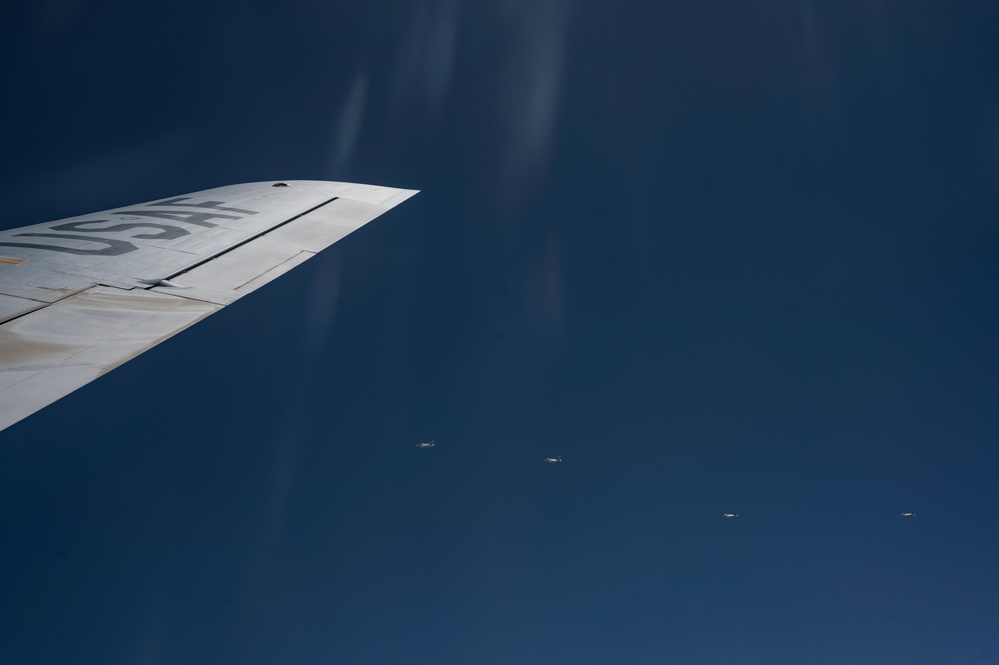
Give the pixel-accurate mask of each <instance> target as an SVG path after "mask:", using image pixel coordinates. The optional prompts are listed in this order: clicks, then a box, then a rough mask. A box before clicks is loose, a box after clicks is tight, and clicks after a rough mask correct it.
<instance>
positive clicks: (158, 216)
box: [0, 181, 416, 429]
mask: <svg viewBox="0 0 999 665" xmlns="http://www.w3.org/2000/svg"><path fill="white" fill-rule="evenodd" d="M415 193H416V192H415V191H414V190H406V189H395V188H392V187H375V186H371V185H358V184H353V183H344V182H320V181H287V182H260V183H250V184H243V185H232V186H229V187H219V188H217V189H209V190H206V191H203V192H196V193H193V194H185V195H183V196H177V197H171V198H167V199H160V200H157V201H150V202H147V203H140V204H137V205H130V206H124V207H121V208H114V209H112V210H108V211H105V212H99V213H95V214H93V215H84V216H82V217H72V218H69V219H62V220H59V221H56V222H49V223H46V224H37V225H34V226H26V227H22V228H18V229H11V230H9V231H0V429H3V428H5V427H8V426H10V425H12V424H14V423H16V422H17V421H19V420H21V419H22V418H25V417H26V416H29V415H31V414H32V413H34V412H35V411H37V410H38V409H40V408H42V407H43V406H45V405H47V404H51V403H52V402H54V401H55V400H57V399H59V398H60V397H62V396H64V395H67V394H69V393H70V392H72V391H74V390H76V389H77V388H79V387H81V386H83V385H85V384H86V383H89V382H90V381H93V380H94V379H96V378H97V377H99V376H101V375H102V374H104V373H106V372H108V371H109V370H112V369H114V368H115V367H117V366H118V365H121V364H122V363H124V362H125V361H127V360H129V359H131V358H134V357H135V356H137V355H138V354H140V353H142V352H143V351H145V350H147V349H149V348H151V347H153V346H155V345H156V344H158V343H160V342H162V341H163V340H165V339H167V338H168V337H171V336H172V335H175V334H176V333H178V332H180V331H181V330H183V329H184V328H186V327H188V326H190V325H192V324H194V323H196V322H198V321H200V320H201V319H203V318H205V317H206V316H208V315H209V314H211V313H213V312H216V311H218V310H220V309H222V308H223V307H225V306H226V305H228V304H230V303H232V302H234V301H235V300H237V299H238V298H241V297H242V296H244V295H246V294H247V293H249V292H251V291H253V290H255V289H257V288H259V287H261V286H263V285H264V284H266V283H267V282H269V281H271V280H272V279H274V278H276V277H279V276H281V275H283V274H284V273H285V272H287V271H289V270H291V269H292V268H294V267H295V266H297V265H299V264H300V263H302V262H303V261H305V260H307V259H309V258H311V257H312V256H315V254H316V253H317V252H318V251H320V250H322V249H324V248H326V247H328V246H329V245H332V244H333V243H335V242H336V241H337V240H340V239H341V238H343V237H344V236H346V235H347V234H348V233H350V232H351V231H353V230H355V229H357V228H359V227H361V226H363V225H364V224H366V223H367V222H369V221H371V220H372V219H374V218H375V217H377V216H379V215H381V214H382V213H383V212H385V211H387V210H389V209H391V208H392V207H394V206H396V205H398V204H399V203H401V202H403V201H405V200H406V199H407V198H409V197H410V196H412V195H413V194H415Z"/></svg>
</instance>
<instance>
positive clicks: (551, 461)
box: [545, 455, 562, 464]
mask: <svg viewBox="0 0 999 665" xmlns="http://www.w3.org/2000/svg"><path fill="white" fill-rule="evenodd" d="M545 461H546V462H548V463H549V464H555V463H556V462H561V461H562V456H561V455H559V456H558V457H546V458H545Z"/></svg>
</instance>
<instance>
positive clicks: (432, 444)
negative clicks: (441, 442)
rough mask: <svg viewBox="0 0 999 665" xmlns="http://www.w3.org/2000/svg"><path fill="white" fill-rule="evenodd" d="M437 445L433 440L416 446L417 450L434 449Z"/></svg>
mask: <svg viewBox="0 0 999 665" xmlns="http://www.w3.org/2000/svg"><path fill="white" fill-rule="evenodd" d="M436 445H437V442H436V441H434V440H433V439H430V440H429V441H424V442H422V443H418V444H416V447H417V448H433V447H434V446H436Z"/></svg>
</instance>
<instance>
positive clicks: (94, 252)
mask: <svg viewBox="0 0 999 665" xmlns="http://www.w3.org/2000/svg"><path fill="white" fill-rule="evenodd" d="M14 237H15V238H66V239H69V240H86V241H87V242H100V243H104V244H105V245H107V247H105V248H104V249H78V248H76V247H59V246H58V245H36V244H35V243H30V242H0V246H4V247H28V248H31V249H48V250H51V251H53V252H63V253H65V254H83V255H90V256H118V255H119V254H127V253H128V252H134V251H135V250H137V249H138V247H136V246H135V245H133V244H132V243H130V242H125V241H124V240H112V239H111V238H95V237H93V236H71V235H63V234H60V233H18V234H17V235H15V236H14Z"/></svg>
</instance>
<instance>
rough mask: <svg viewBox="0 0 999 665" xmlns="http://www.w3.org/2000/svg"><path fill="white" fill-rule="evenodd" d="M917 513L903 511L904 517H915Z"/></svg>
mask: <svg viewBox="0 0 999 665" xmlns="http://www.w3.org/2000/svg"><path fill="white" fill-rule="evenodd" d="M915 516H916V513H902V517H915Z"/></svg>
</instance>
